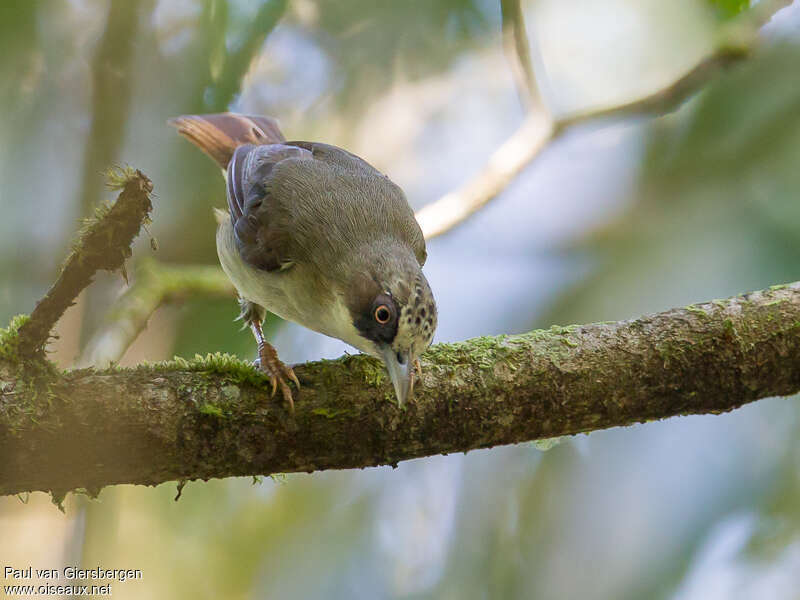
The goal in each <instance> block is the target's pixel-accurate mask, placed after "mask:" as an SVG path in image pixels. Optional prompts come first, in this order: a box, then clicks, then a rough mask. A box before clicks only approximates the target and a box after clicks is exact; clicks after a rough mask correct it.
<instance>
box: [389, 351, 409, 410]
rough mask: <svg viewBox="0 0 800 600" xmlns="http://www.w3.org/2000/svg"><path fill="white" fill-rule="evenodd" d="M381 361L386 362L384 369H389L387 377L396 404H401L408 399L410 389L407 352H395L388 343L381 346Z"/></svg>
mask: <svg viewBox="0 0 800 600" xmlns="http://www.w3.org/2000/svg"><path fill="white" fill-rule="evenodd" d="M381 354H382V356H383V362H384V363H385V364H386V370H387V371H389V377H390V378H391V380H392V384H393V385H394V391H395V394H397V404H398V405H399V406H403V404H405V401H406V400H407V399H408V394H409V391H410V389H411V365H412V363H413V361H412V360H410V357H409V355H408V352H404V353H403V352H401V353H397V352H395V351H393V350H392V347H391V346H389V345H388V344H387V345H385V346H383V347H382V348H381Z"/></svg>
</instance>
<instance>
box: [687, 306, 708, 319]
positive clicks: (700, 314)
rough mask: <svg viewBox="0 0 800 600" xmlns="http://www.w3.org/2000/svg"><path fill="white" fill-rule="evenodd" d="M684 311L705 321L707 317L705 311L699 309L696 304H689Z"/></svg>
mask: <svg viewBox="0 0 800 600" xmlns="http://www.w3.org/2000/svg"><path fill="white" fill-rule="evenodd" d="M686 310H687V311H688V312H690V313H692V314H695V315H697V316H698V317H701V318H703V319H707V318H708V317H709V314H708V313H707V312H706V311H705V309H703V308H700V307H699V306H698V305H697V304H690V305H689V306H687V307H686Z"/></svg>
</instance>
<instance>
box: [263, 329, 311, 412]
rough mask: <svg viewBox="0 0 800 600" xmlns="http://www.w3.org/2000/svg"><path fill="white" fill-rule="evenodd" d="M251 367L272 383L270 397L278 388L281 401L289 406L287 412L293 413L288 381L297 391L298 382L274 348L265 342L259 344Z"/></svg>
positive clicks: (298, 387)
mask: <svg viewBox="0 0 800 600" xmlns="http://www.w3.org/2000/svg"><path fill="white" fill-rule="evenodd" d="M253 366H255V367H258V368H259V369H260V370H261V371H263V372H264V373H266V374H267V376H269V379H270V382H271V383H272V394H271V397H274V396H275V392H276V391H277V389H278V388H279V387H280V388H281V395H282V396H283V399H284V400H285V401H286V403H288V404H289V410H290V411H291V412H294V397H293V396H292V390H291V388H290V387H289V383H288V381H293V382H294V384H295V385H296V386H297V389H298V390H299V389H300V381H299V380H298V379H297V375H295V374H294V371H293V370H292V368H291V367H287V366H286V365H285V364H284V363H283V362H281V360H280V359H279V358H278V353H277V352H276V351H275V348H273V347H272V346H271V345H270V344H268V343H266V342H264V343H262V344H259V345H258V358H257V359H256V360H255V361H254V362H253Z"/></svg>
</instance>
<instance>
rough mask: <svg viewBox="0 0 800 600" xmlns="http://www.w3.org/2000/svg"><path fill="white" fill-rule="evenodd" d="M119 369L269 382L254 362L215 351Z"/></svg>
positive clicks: (238, 382)
mask: <svg viewBox="0 0 800 600" xmlns="http://www.w3.org/2000/svg"><path fill="white" fill-rule="evenodd" d="M115 369H116V370H118V371H126V372H136V373H143V374H147V375H149V374H154V373H159V372H164V371H168V372H169V371H171V372H175V371H192V372H195V373H210V374H215V375H221V376H222V377H223V381H224V382H225V383H232V384H235V385H252V386H263V385H265V384H267V383H269V381H270V379H269V377H268V376H267V375H266V374H265V373H264V372H263V371H261V370H259V369H258V368H257V367H254V366H253V364H252V363H250V362H247V361H244V360H241V359H240V358H238V357H236V356H233V355H231V354H223V353H220V352H215V353H213V354H206V355H205V356H201V355H199V354H195V356H194V358H190V359H186V358H183V357H180V356H176V357H174V358H173V359H172V360H166V361H159V362H153V363H150V362H144V363H141V364H139V365H137V366H135V367H132V368H129V369H128V368H122V367H115Z"/></svg>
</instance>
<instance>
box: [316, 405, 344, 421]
mask: <svg viewBox="0 0 800 600" xmlns="http://www.w3.org/2000/svg"><path fill="white" fill-rule="evenodd" d="M352 412H353V411H352V410H348V409H346V408H338V409H337V408H328V407H320V408H315V409H314V410H312V411H311V414H313V415H319V416H321V417H326V418H328V419H335V418H337V417H346V416H348V415H350V414H352Z"/></svg>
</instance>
